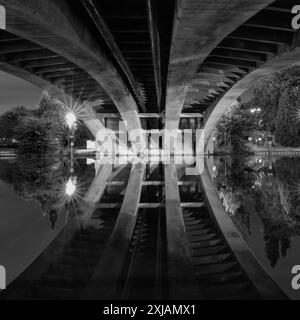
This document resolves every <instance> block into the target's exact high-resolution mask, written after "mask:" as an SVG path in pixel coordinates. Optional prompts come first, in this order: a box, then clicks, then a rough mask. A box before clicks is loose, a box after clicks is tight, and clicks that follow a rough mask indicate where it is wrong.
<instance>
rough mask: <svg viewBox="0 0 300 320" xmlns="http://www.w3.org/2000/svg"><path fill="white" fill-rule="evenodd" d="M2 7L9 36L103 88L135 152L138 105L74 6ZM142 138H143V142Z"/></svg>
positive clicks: (40, 1) (34, 1) (19, 0)
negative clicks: (43, 50) (49, 54)
mask: <svg viewBox="0 0 300 320" xmlns="http://www.w3.org/2000/svg"><path fill="white" fill-rule="evenodd" d="M0 5H3V6H4V7H5V8H6V12H7V31H8V32H11V33H13V34H16V35H18V36H20V37H23V38H25V39H28V40H30V41H33V42H34V43H38V44H39V45H41V46H43V47H45V48H49V49H50V50H52V51H54V52H56V53H58V54H59V55H61V56H63V57H64V58H66V59H68V60H69V61H71V62H72V63H74V64H75V65H77V66H78V67H80V68H81V69H83V70H84V71H85V72H87V73H88V74H89V75H90V76H91V77H92V78H94V79H95V80H96V81H97V82H98V83H99V84H100V85H101V87H102V88H103V89H104V90H105V91H106V92H107V94H108V95H109V96H110V98H111V99H112V100H113V102H114V103H115V105H116V107H117V108H118V110H119V112H120V114H121V116H122V118H123V120H124V121H125V123H126V125H127V128H128V130H129V134H130V138H131V140H132V142H133V147H134V148H135V145H136V143H135V137H134V136H133V134H131V133H132V132H133V131H132V130H135V134H137V132H139V130H140V129H141V123H140V120H139V118H138V116H137V113H138V107H137V104H136V102H135V100H134V98H133V97H132V95H131V94H130V92H129V90H128V88H127V86H126V84H125V82H124V81H123V79H122V77H121V76H120V75H119V74H118V72H117V70H116V69H115V67H114V66H113V65H112V63H111V62H110V61H109V60H108V59H107V57H106V56H105V54H104V52H103V50H102V48H101V47H100V45H99V43H98V41H97V39H96V38H95V37H94V36H93V35H92V34H91V33H90V32H89V30H88V28H87V27H86V26H85V25H84V22H83V21H82V20H80V19H79V18H78V17H77V16H76V14H75V13H74V10H73V9H72V5H71V4H70V3H69V2H68V1H67V0H61V1H54V0H0ZM32 30H34V32H33V31H32ZM75 48H76V50H75ZM143 138H144V137H142V136H140V140H141V141H143ZM139 148H140V146H137V148H136V149H139Z"/></svg>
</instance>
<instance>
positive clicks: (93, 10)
mask: <svg viewBox="0 0 300 320" xmlns="http://www.w3.org/2000/svg"><path fill="white" fill-rule="evenodd" d="M81 1H82V3H83V5H84V6H85V8H86V10H87V11H88V13H89V15H90V17H91V18H92V20H93V21H94V24H95V26H96V27H97V29H98V31H99V33H100V34H101V36H102V37H103V39H104V40H105V42H106V44H107V45H108V47H109V48H110V50H111V53H112V54H113V55H114V57H115V58H116V60H117V62H118V64H119V65H120V67H121V68H122V70H123V72H124V73H125V75H126V77H127V79H128V81H129V83H130V85H131V87H132V89H133V91H134V94H135V95H136V97H137V98H138V101H139V105H140V106H141V108H142V109H143V111H144V112H146V109H145V103H144V101H143V98H142V96H141V93H140V88H139V86H138V84H137V82H136V81H135V79H134V77H133V74H132V72H131V70H130V69H129V67H128V64H127V62H126V60H125V59H124V57H123V54H122V52H121V50H120V48H119V46H118V45H117V43H116V41H115V39H114V37H113V35H112V33H111V32H110V30H109V28H108V26H107V25H106V23H105V21H104V19H103V17H102V15H101V13H100V11H99V9H98V6H97V4H96V2H95V0H81Z"/></svg>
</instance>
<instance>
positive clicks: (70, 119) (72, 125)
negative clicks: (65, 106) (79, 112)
mask: <svg viewBox="0 0 300 320" xmlns="http://www.w3.org/2000/svg"><path fill="white" fill-rule="evenodd" d="M76 122H77V117H76V114H75V113H74V112H68V113H67V114H66V123H67V126H68V128H69V148H70V154H71V169H70V171H71V174H73V172H74V168H73V163H74V161H73V160H74V159H73V158H74V144H75V129H76Z"/></svg>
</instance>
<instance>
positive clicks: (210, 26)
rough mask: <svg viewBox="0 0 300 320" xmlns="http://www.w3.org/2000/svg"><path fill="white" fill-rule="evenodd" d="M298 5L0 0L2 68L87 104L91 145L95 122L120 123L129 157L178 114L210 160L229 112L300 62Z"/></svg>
mask: <svg viewBox="0 0 300 320" xmlns="http://www.w3.org/2000/svg"><path fill="white" fill-rule="evenodd" d="M296 2H297V1H294V0H290V1H282V0H277V1H270V0H264V1H248V0H230V1H226V2H220V3H217V4H215V3H211V2H209V1H206V0H197V1H196V0H177V1H175V0H168V3H167V5H166V7H167V9H164V8H162V7H161V6H159V4H158V2H157V1H156V0H145V1H137V0H131V5H130V6H126V5H125V4H124V3H123V2H122V1H121V0H115V1H114V4H113V3H112V2H111V1H107V0H105V1H97V0H81V1H78V2H77V3H76V4H74V3H73V2H71V1H68V0H62V1H54V0H48V1H41V0H26V1H20V0H10V1H8V0H7V1H5V0H0V5H3V6H4V7H5V8H6V15H7V30H6V31H1V33H0V44H1V47H0V58H1V69H2V70H3V71H6V72H9V73H12V74H14V75H16V76H19V77H21V78H23V79H25V80H28V81H30V82H32V83H34V84H36V85H38V86H39V87H41V88H43V89H45V90H47V91H49V92H50V93H51V94H53V95H55V96H56V97H57V98H58V99H61V98H62V97H64V96H69V97H72V98H73V100H79V101H80V103H82V104H85V105H86V108H85V110H88V111H87V114H86V117H87V119H88V121H85V120H86V119H83V120H84V121H85V122H86V123H87V125H88V127H89V128H90V129H91V131H92V132H93V134H94V135H95V136H96V135H97V132H98V131H99V130H100V129H103V125H104V124H105V123H104V122H105V121H104V120H105V116H103V117H101V114H103V115H105V114H108V113H114V114H119V115H120V118H121V119H122V120H123V121H125V123H126V126H127V129H128V130H129V136H130V132H131V131H132V130H135V131H134V136H131V137H130V138H131V140H132V142H133V147H134V148H135V149H136V150H140V146H141V145H142V146H144V145H146V143H145V139H146V138H145V135H144V134H143V133H142V129H148V130H149V129H158V130H162V129H163V128H166V129H168V130H177V129H178V128H181V129H182V125H181V121H180V119H181V118H182V114H183V113H185V114H186V113H189V114H193V113H194V114H195V120H193V121H191V122H189V121H188V122H187V123H186V124H185V127H190V129H198V128H199V124H198V125H196V123H197V121H196V120H197V119H199V114H200V115H201V117H204V126H202V128H204V129H205V138H204V139H205V147H206V150H205V151H207V150H208V149H209V141H210V138H211V135H212V133H213V131H214V128H215V126H216V124H217V122H218V120H219V119H220V117H221V116H222V114H223V113H224V111H225V110H226V109H227V107H228V106H230V105H231V104H232V103H233V102H234V101H235V100H236V99H238V98H239V97H240V96H241V94H243V93H245V92H246V91H247V90H248V89H250V88H251V87H252V85H253V84H254V83H255V81H256V80H258V79H259V78H260V77H261V76H263V75H266V74H270V73H272V72H275V71H278V70H279V69H280V68H282V67H286V66H288V65H290V64H293V63H297V47H298V43H299V40H298V33H297V32H296V31H295V30H293V29H292V27H291V20H292V18H293V15H292V13H291V8H292V7H293V6H294V5H295V4H297V3H296ZM164 7H165V6H164ZM37 8H38V10H37ZM33 30H34V32H33ZM291 50H296V51H295V54H293V53H291V52H290V53H289V56H288V57H287V58H284V57H282V56H283V54H285V53H286V52H289V51H291ZM278 59H279V60H278ZM280 61H282V62H280ZM93 105H98V113H100V115H99V116H100V119H101V120H103V121H101V120H99V117H98V116H96V115H95V114H94V113H93V111H92V110H91V109H92V108H91V106H93ZM153 113H156V114H158V115H160V114H163V117H153V116H151V114H153ZM143 114H145V117H143V119H142V118H141V115H143ZM147 115H148V120H145V119H146V118H147ZM153 118H157V119H158V118H159V120H158V121H156V122H155V121H153ZM154 123H155V124H154ZM136 132H139V134H138V135H139V136H140V138H139V139H138V142H136V143H135V140H136V135H137V134H136ZM176 149H177V148H176V147H175V148H174V150H176ZM174 150H169V152H170V153H173V152H174ZM175 152H176V151H175Z"/></svg>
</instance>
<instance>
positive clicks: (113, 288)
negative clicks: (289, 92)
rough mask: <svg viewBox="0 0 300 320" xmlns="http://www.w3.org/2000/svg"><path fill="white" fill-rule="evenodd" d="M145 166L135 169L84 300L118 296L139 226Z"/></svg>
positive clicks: (135, 166) (133, 167)
mask: <svg viewBox="0 0 300 320" xmlns="http://www.w3.org/2000/svg"><path fill="white" fill-rule="evenodd" d="M145 167H146V166H145V165H144V164H141V163H139V164H135V165H133V166H132V169H131V174H130V178H129V181H128V185H127V188H126V192H125V196H124V200H123V203H122V207H121V210H120V213H119V216H118V219H117V221H116V224H115V227H114V229H113V231H112V235H111V237H110V239H109V242H108V243H107V245H106V248H105V250H104V252H103V254H102V257H101V260H100V264H99V266H98V267H97V268H96V272H95V273H94V275H93V277H92V280H91V282H90V285H89V286H88V287H87V289H86V290H85V292H84V293H83V295H82V298H83V299H92V300H95V299H104V300H106V299H112V298H114V297H115V294H116V293H117V289H118V285H119V281H120V276H121V275H122V271H123V267H124V262H125V259H126V257H127V255H128V250H129V245H130V242H131V239H132V236H133V233H134V228H135V225H136V220H137V214H138V204H139V201H140V196H141V191H142V182H143V179H144V175H145Z"/></svg>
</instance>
